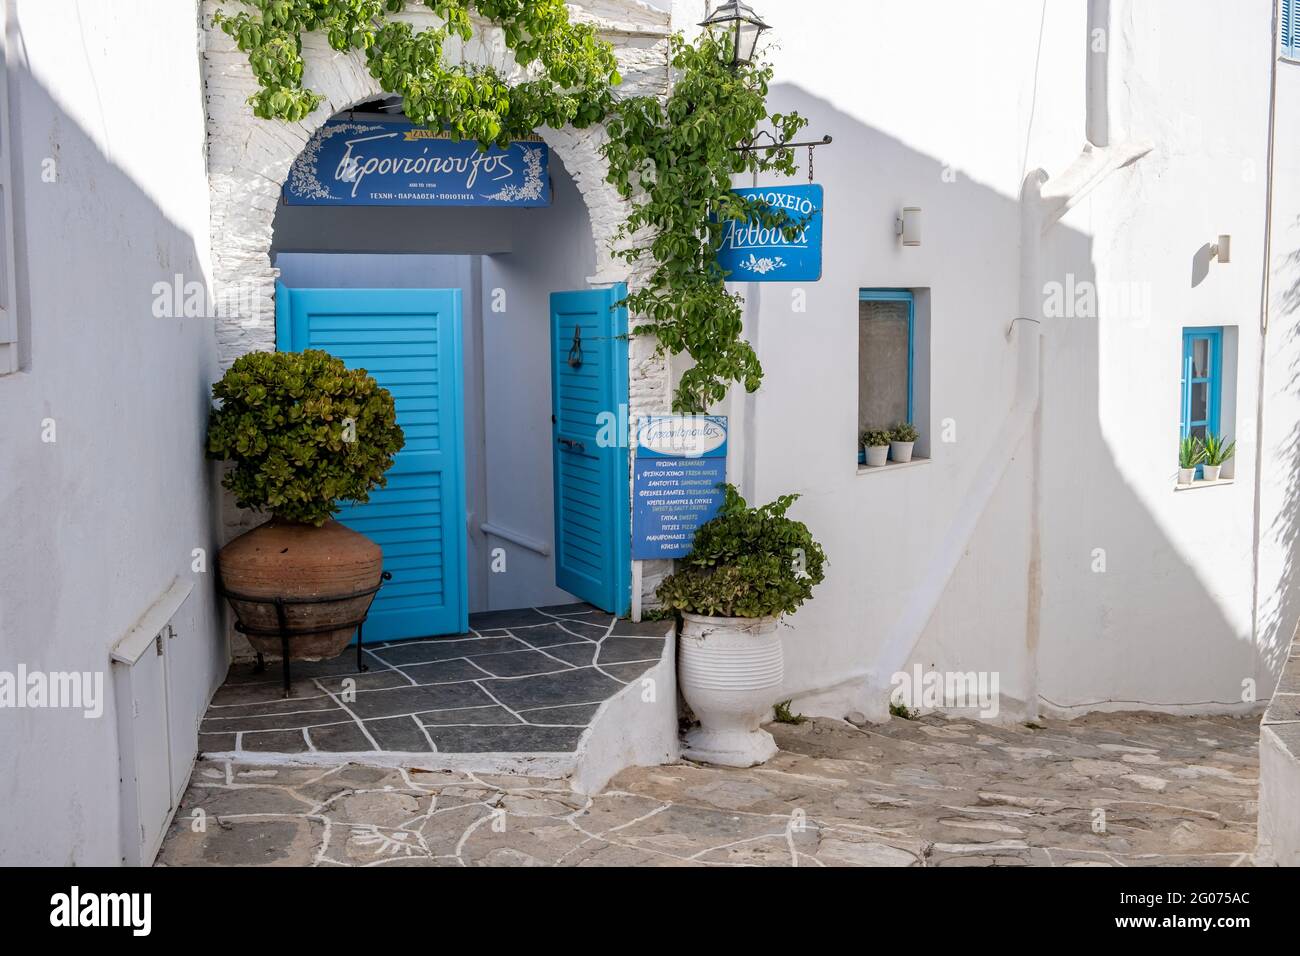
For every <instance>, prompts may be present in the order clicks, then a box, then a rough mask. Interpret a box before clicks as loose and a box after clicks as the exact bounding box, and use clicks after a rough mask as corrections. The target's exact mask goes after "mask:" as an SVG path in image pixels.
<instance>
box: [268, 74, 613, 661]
mask: <svg viewBox="0 0 1300 956" xmlns="http://www.w3.org/2000/svg"><path fill="white" fill-rule="evenodd" d="M324 130H325V135H321V134H318V135H317V137H315V138H314V139H313V140H312V141H311V142H309V144H308V146H307V147H306V148H305V150H304V153H303V158H302V160H300V161H299V162H297V163H295V165H294V166H293V168H292V171H291V173H290V182H291V184H298V185H300V184H301V182H302V180H303V178H305V177H310V178H311V180H312V182H313V183H316V182H317V181H316V179H315V176H316V175H317V174H319V175H320V176H322V177H324V175H325V171H326V169H329V170H331V171H333V170H336V168H337V167H336V165H335V160H334V157H333V153H334V152H338V151H339V150H341V149H345V148H346V150H347V155H348V156H351V155H353V154H352V152H351V150H352V145H351V144H353V143H363V144H365V143H370V142H373V141H375V140H376V139H378V141H379V142H380V143H390V142H392V138H394V137H395V138H397V139H398V140H400V139H401V137H402V135H403V134H404V133H405V132H407V131H411V130H412V128H411V126H410V124H408V123H406V122H405V120H404V118H403V117H402V116H401V115H400V102H399V101H396V100H394V99H393V98H382V99H376V100H372V101H369V102H367V103H363V104H359V105H358V106H356V107H354V108H352V109H350V110H348V111H346V112H345V113H344V114H340V115H339V116H336V117H335V118H334V119H333V121H332V122H331V123H330V124H329V125H328V126H326V127H324ZM338 131H342V132H341V133H339V135H337V136H335V137H329V134H331V133H335V132H338ZM419 132H421V133H422V132H423V131H422V130H421V131H419ZM327 137H329V139H327ZM330 140H332V141H330ZM343 144H348V145H346V147H345V146H344V145H343ZM443 146H444V147H445V148H448V149H451V148H454V147H452V146H451V144H446V143H444V144H443ZM331 147H332V151H331ZM360 148H361V147H358V150H359V149H360ZM427 148H428V147H427V146H420V147H419V149H421V150H427ZM528 149H531V150H532V151H533V152H532V155H534V156H540V157H543V158H549V160H550V161H549V163H547V164H546V166H545V167H544V173H543V174H544V175H545V177H546V179H547V187H548V188H547V189H546V190H545V191H544V196H546V197H549V201H547V202H546V204H545V205H542V206H538V207H496V206H494V207H486V208H484V207H479V206H446V205H405V204H400V205H373V204H362V205H333V204H328V203H325V204H316V203H315V202H314V201H312V200H310V199H307V200H304V199H301V198H299V197H300V196H301V195H302V190H300V189H298V188H297V186H296V185H295V186H294V187H293V188H290V189H286V191H285V197H286V199H288V200H289V201H282V202H280V203H279V204H278V207H277V209H276V213H275V217H274V220H273V223H272V242H271V249H270V256H271V261H272V265H273V267H274V268H275V270H276V271H277V272H278V274H279V278H278V281H277V283H276V342H275V345H276V348H277V349H279V350H281V351H299V350H301V349H304V348H322V349H324V350H326V351H329V352H331V353H332V354H335V355H336V356H338V357H339V358H341V359H343V360H344V361H345V362H346V363H347V364H348V365H350V366H352V367H357V368H365V369H366V370H367V371H369V372H370V373H371V374H372V375H374V376H375V378H376V379H377V380H378V381H379V382H380V384H381V385H383V386H384V387H386V388H387V389H389V391H390V392H391V393H392V394H393V397H394V401H395V403H396V406H397V412H398V422H399V424H401V426H402V428H403V430H404V432H405V434H406V446H405V447H404V448H403V450H402V451H401V452H399V453H398V456H397V460H396V463H395V465H394V467H393V469H392V470H391V471H390V472H389V474H388V476H387V478H388V485H387V486H386V487H385V488H383V489H380V490H377V491H376V492H374V493H373V494H372V497H371V500H370V501H369V502H367V503H364V504H358V505H350V506H346V507H345V508H344V509H343V511H342V513H341V514H340V515H339V518H340V520H342V521H344V523H346V524H349V525H351V526H352V527H354V528H355V529H356V530H358V531H361V532H362V533H364V534H367V535H368V536H370V537H371V538H373V539H374V540H376V541H377V542H379V544H380V545H381V546H382V547H383V549H384V555H385V569H386V570H387V571H389V572H390V573H391V574H392V575H393V579H392V580H391V581H390V582H389V583H388V584H387V585H385V587H384V589H383V591H382V592H381V594H380V596H379V598H377V600H376V603H375V606H374V608H373V609H372V612H371V618H370V624H369V625H368V628H367V631H368V633H367V638H368V640H394V639H400V638H407V637H418V636H432V635H438V634H449V633H459V632H461V631H464V630H466V629H467V626H468V615H469V614H470V613H475V612H484V611H498V610H506V609H514V608H523V607H538V606H550V605H564V604H569V603H572V602H575V601H586V602H588V603H591V604H593V605H595V606H597V607H600V608H601V609H602V610H606V611H610V612H612V613H620V614H622V613H626V612H627V609H628V603H629V595H628V587H629V583H628V577H629V575H628V568H629V566H630V562H629V558H628V554H627V547H626V539H627V537H628V534H629V532H628V530H627V527H626V525H627V521H626V515H627V498H626V495H627V483H628V476H627V450H626V448H625V447H623V446H622V443H615V444H614V446H613V447H607V446H608V444H609V443H608V441H605V440H602V439H604V438H607V436H608V429H609V422H610V421H611V420H612V421H613V422H615V423H617V422H619V421H620V420H625V419H626V407H627V401H628V398H627V317H626V312H625V311H624V310H621V309H620V308H618V307H617V302H618V300H619V299H620V298H621V297H622V292H621V291H618V290H620V289H621V288H622V286H619V285H612V286H610V287H604V288H602V287H595V288H592V287H589V286H588V281H587V280H588V277H590V276H591V275H593V273H595V271H596V266H597V263H596V255H595V247H594V244H593V241H592V227H591V220H590V218H589V216H588V212H587V207H586V204H585V203H584V202H583V198H582V195H581V193H580V191H579V190H578V188H577V185H576V183H575V182H574V180H573V177H572V176H570V175H569V173H568V171H567V170H566V169H565V168H564V165H563V162H562V161H561V160H560V159H559V158H558V157H555V156H549V157H548V156H547V154H548V153H549V152H550V151H549V150H547V149H545V148H539V147H528ZM523 151H524V147H523V146H522V145H521V148H520V149H519V150H518V151H517V152H518V153H522V152H523ZM327 152H329V156H330V158H329V159H328V160H326V159H325V158H324V157H325V155H326V153H327ZM466 154H467V155H472V156H475V157H477V155H478V154H475V153H472V152H468V151H467V153H466ZM495 155H496V153H495V152H494V153H492V154H488V156H487V158H488V160H489V162H490V161H491V160H492V159H493V157H494V156H495ZM503 158H510V157H503ZM538 161H539V162H541V161H542V160H538ZM352 162H353V163H354V164H355V160H352ZM516 165H518V164H516ZM459 181H460V178H458V179H457V182H459ZM367 188H368V189H369V188H370V187H367ZM494 188H495V187H494ZM313 191H318V192H327V191H328V190H324V189H323V188H320V187H318V188H317V189H316V190H313ZM355 192H356V191H355V189H354V190H351V193H352V194H353V195H355ZM335 194H337V190H335ZM363 195H372V196H373V195H376V194H375V193H373V192H368V193H363ZM383 195H387V194H383ZM536 201H538V202H541V201H543V200H542V199H538V200H536Z"/></svg>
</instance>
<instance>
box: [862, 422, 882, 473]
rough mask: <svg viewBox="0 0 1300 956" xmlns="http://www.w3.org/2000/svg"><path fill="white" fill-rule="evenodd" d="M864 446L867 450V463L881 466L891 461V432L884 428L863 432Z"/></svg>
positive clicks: (872, 465)
mask: <svg viewBox="0 0 1300 956" xmlns="http://www.w3.org/2000/svg"><path fill="white" fill-rule="evenodd" d="M862 447H863V448H865V449H866V452H867V464H868V465H869V466H870V467H872V468H879V467H880V466H881V465H883V464H885V463H886V462H888V461H889V432H888V431H886V430H885V429H883V428H882V429H876V430H873V431H868V432H863V433H862Z"/></svg>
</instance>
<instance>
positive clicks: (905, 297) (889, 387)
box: [858, 289, 916, 435]
mask: <svg viewBox="0 0 1300 956" xmlns="http://www.w3.org/2000/svg"><path fill="white" fill-rule="evenodd" d="M915 326H916V301H915V296H913V294H912V293H911V291H909V290H907V289H859V290H858V434H859V435H861V434H862V432H865V431H872V430H875V429H883V428H892V427H893V426H894V425H897V424H899V423H901V422H910V421H912V416H913V410H914V404H913V396H912V392H913V380H914V375H913V374H912V366H913V361H914V353H915Z"/></svg>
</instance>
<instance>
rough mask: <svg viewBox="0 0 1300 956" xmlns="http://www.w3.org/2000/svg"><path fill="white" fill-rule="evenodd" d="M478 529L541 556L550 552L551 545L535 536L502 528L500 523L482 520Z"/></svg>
mask: <svg viewBox="0 0 1300 956" xmlns="http://www.w3.org/2000/svg"><path fill="white" fill-rule="evenodd" d="M478 527H479V530H480V531H482V532H483V533H484V534H490V535H491V536H492V537H494V538H500V539H501V540H502V541H509V542H510V543H511V544H517V545H519V547H521V548H527V549H528V550H529V551H533V552H536V553H537V554H540V555H541V556H542V557H546V556H547V555H549V554H550V553H551V546H550V545H549V544H547V543H546V542H545V541H539V540H538V539H537V538H530V537H529V536H528V535H526V534H520V533H519V532H518V531H511V530H510V529H509V528H503V527H501V526H500V525H495V524H492V523H491V522H487V521H485V522H483V524H481V525H479V526H478Z"/></svg>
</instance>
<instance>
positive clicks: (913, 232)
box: [894, 206, 921, 246]
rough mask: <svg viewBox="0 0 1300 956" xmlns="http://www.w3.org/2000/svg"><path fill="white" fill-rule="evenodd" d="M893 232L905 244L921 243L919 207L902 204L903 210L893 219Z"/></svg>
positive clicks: (914, 244) (916, 244)
mask: <svg viewBox="0 0 1300 956" xmlns="http://www.w3.org/2000/svg"><path fill="white" fill-rule="evenodd" d="M894 234H895V235H896V236H898V237H899V238H900V239H902V241H903V245H905V246H919V245H920V244H921V207H920V206H904V207H903V212H902V213H901V214H900V215H899V217H898V218H897V219H895V220H894Z"/></svg>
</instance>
